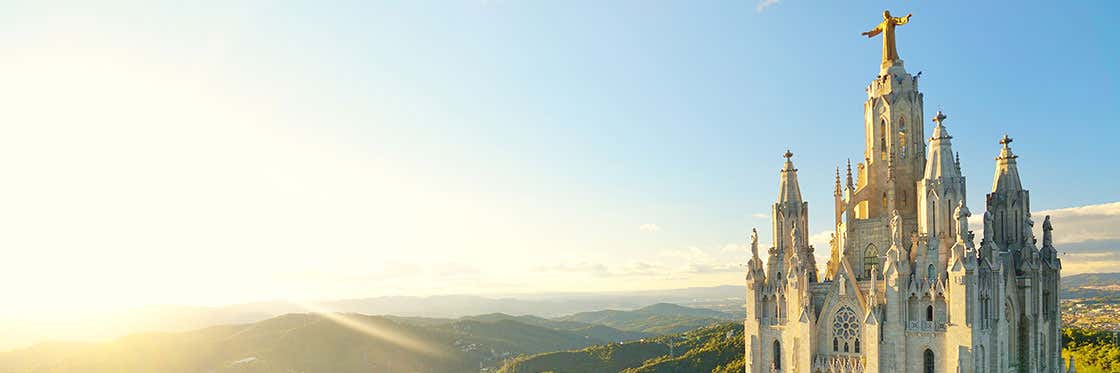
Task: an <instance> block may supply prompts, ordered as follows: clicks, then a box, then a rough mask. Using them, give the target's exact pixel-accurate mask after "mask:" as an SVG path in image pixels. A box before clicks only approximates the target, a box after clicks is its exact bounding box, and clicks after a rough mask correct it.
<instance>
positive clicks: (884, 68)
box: [879, 60, 906, 75]
mask: <svg viewBox="0 0 1120 373" xmlns="http://www.w3.org/2000/svg"><path fill="white" fill-rule="evenodd" d="M902 65H903V63H902V60H891V61H885V62H883V64H882V65H880V69H879V75H887V74H906V69H904V68H903V67H902Z"/></svg>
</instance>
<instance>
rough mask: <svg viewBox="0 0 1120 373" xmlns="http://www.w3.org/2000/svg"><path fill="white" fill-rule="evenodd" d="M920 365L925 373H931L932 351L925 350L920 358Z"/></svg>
mask: <svg viewBox="0 0 1120 373" xmlns="http://www.w3.org/2000/svg"><path fill="white" fill-rule="evenodd" d="M922 365H924V366H925V370H924V372H925V373H933V368H934V367H933V350H930V349H928V348H927V349H926V353H925V354H924V356H922Z"/></svg>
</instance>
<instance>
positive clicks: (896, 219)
mask: <svg viewBox="0 0 1120 373" xmlns="http://www.w3.org/2000/svg"><path fill="white" fill-rule="evenodd" d="M891 246H897V247H902V215H900V214H899V213H898V210H894V211H892V212H891Z"/></svg>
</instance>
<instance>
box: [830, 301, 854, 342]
mask: <svg viewBox="0 0 1120 373" xmlns="http://www.w3.org/2000/svg"><path fill="white" fill-rule="evenodd" d="M832 335H833V336H835V337H836V338H839V339H841V340H845V341H848V340H852V339H854V338H857V337H858V336H859V320H858V319H857V318H856V313H855V312H852V309H851V308H849V307H848V306H844V307H841V308H840V310H839V311H836V318H834V319H833V321H832Z"/></svg>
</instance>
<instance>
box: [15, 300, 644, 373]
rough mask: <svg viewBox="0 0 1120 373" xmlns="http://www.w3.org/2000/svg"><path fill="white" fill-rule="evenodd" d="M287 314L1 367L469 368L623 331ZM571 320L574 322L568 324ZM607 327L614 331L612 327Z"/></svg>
mask: <svg viewBox="0 0 1120 373" xmlns="http://www.w3.org/2000/svg"><path fill="white" fill-rule="evenodd" d="M341 316H342V317H338V316H332V317H327V316H323V315H317V314H289V315H284V316H280V317H276V318H272V319H268V320H265V321H261V322H256V323H251V324H243V325H229V326H218V327H211V328H206V329H201V330H196V331H191V332H183V333H148V334H136V335H130V336H127V337H124V338H121V339H118V340H115V341H112V342H106V343H91V344H42V345H38V346H36V347H32V348H27V349H22V350H16V351H11V352H5V353H0V372H35V373H48V372H217V373H224V372H369V371H371V370H378V371H381V370H386V369H389V368H391V369H392V370H395V371H424V372H428V371H435V372H477V371H478V370H479V368H480V367H485V366H497V365H499V364H500V362H501V361H502V360H504V359H506V358H509V357H513V356H517V355H521V354H534V353H540V352H545V351H556V350H571V349H578V348H583V347H587V346H590V345H596V344H604V343H608V342H611V341H612V340H611V339H598V338H593V337H590V336H589V335H590V334H593V333H591V332H589V331H593V332H594V334H596V335H627V333H626V332H621V331H617V330H613V329H609V328H608V329H602V328H604V327H601V326H594V325H585V326H584V329H586V330H583V331H568V330H557V329H551V328H546V327H542V326H537V325H529V324H525V323H522V322H519V321H516V320H510V319H496V320H493V321H487V320H469V319H463V320H448V321H446V322H445V321H441V320H438V319H423V320H410V321H412V323H410V322H403V321H400V320H393V319H390V318H386V317H379V316H364V315H354V314H350V315H341ZM573 326H574V325H573ZM612 330H613V332H612Z"/></svg>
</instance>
